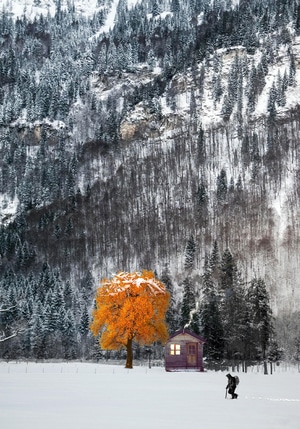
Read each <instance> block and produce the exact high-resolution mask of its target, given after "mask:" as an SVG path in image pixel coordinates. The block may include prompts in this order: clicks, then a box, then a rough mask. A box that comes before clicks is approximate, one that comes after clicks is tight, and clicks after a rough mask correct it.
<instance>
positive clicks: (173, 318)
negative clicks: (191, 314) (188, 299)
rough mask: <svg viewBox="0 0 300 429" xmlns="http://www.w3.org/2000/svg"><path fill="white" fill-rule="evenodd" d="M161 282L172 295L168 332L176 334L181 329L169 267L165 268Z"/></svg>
mask: <svg viewBox="0 0 300 429" xmlns="http://www.w3.org/2000/svg"><path fill="white" fill-rule="evenodd" d="M160 281H161V282H162V283H163V284H164V285H165V287H166V289H167V291H168V292H169V293H170V303H169V308H168V311H167V313H166V323H167V326H168V331H169V333H171V332H175V331H176V330H177V329H178V328H179V320H178V319H179V317H178V311H177V305H176V300H175V291H174V286H173V283H172V280H171V277H170V273H169V269H168V266H167V265H166V266H165V268H164V270H163V272H162V274H161V276H160Z"/></svg>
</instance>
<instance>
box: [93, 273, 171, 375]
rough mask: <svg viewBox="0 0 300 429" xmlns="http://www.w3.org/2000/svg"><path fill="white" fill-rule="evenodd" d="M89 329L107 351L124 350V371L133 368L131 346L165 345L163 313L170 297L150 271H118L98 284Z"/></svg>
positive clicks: (166, 333) (165, 330) (165, 335)
mask: <svg viewBox="0 0 300 429" xmlns="http://www.w3.org/2000/svg"><path fill="white" fill-rule="evenodd" d="M95 299H96V308H95V310H94V312H93V322H92V324H91V330H92V332H93V334H94V335H95V336H97V335H99V334H100V341H99V342H100V346H101V347H102V348H103V349H106V350H120V349H121V348H122V347H125V348H126V350H127V360H126V368H132V360H133V354H132V344H133V342H137V343H139V344H141V345H144V344H145V345H149V344H151V343H153V342H154V341H161V342H162V343H164V342H165V341H166V340H167V337H168V332H167V327H166V322H165V314H166V311H167V309H168V306H169V299H170V294H169V292H168V291H167V290H166V288H165V286H164V284H163V283H161V282H160V281H159V280H157V279H156V278H155V276H154V274H153V272H152V271H146V270H144V271H143V272H142V273H141V274H140V273H137V272H134V273H125V272H119V273H118V274H116V275H115V276H114V277H113V278H112V279H111V280H108V279H104V280H102V281H101V287H99V288H98V290H97V293H96V298H95Z"/></svg>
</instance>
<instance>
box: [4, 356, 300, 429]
mask: <svg viewBox="0 0 300 429" xmlns="http://www.w3.org/2000/svg"><path fill="white" fill-rule="evenodd" d="M225 375H226V372H211V371H208V372H204V373H192V372H183V373H167V372H165V371H164V369H163V368H161V367H153V368H151V369H149V368H148V367H147V366H136V367H135V368H134V369H132V370H127V369H125V368H124V367H123V366H122V365H103V364H86V363H44V364H43V363H38V364H36V363H28V364H26V363H12V362H8V363H7V362H0V427H1V429H41V428H42V429H50V428H51V429H52V428H55V429H66V428H72V429H83V428H87V427H95V428H96V427H99V428H107V429H121V428H123V429H127V428H130V429H150V428H151V429H154V428H158V429H169V428H170V429H171V428H172V429H179V428H183V427H186V428H191V427H196V428H205V429H219V428H220V429H235V428H239V429H241V428H242V429H279V428H280V429H282V428H285V429H299V428H300V373H298V371H297V369H296V368H294V369H293V368H288V369H287V368H283V367H281V368H276V372H275V373H274V374H273V375H268V376H266V375H263V374H262V373H261V372H260V373H258V372H257V371H256V369H255V368H254V369H253V370H252V371H251V372H248V373H247V374H243V373H239V374H238V375H239V378H240V385H239V386H238V389H237V393H239V399H238V400H231V399H227V400H225V386H226V381H227V379H226V376H225Z"/></svg>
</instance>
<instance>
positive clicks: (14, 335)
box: [0, 332, 18, 343]
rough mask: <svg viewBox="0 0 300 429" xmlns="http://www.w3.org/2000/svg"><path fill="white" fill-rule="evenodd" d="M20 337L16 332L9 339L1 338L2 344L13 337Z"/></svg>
mask: <svg viewBox="0 0 300 429" xmlns="http://www.w3.org/2000/svg"><path fill="white" fill-rule="evenodd" d="M17 335H18V333H17V332H14V333H13V334H12V335H10V336H9V337H5V338H0V343H3V342H4V341H7V340H10V339H11V338H13V337H16V336H17Z"/></svg>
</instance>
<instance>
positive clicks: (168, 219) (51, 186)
mask: <svg viewBox="0 0 300 429" xmlns="http://www.w3.org/2000/svg"><path fill="white" fill-rule="evenodd" d="M31 3H32V6H33V8H32V10H35V11H37V12H38V13H36V14H33V13H29V7H28V8H27V9H26V10H25V9H24V10H22V12H21V13H19V14H17V13H14V12H13V10H14V7H15V5H16V4H17V1H16V0H15V1H12V2H7V4H4V6H3V8H2V10H1V13H0V47H1V50H0V155H1V156H0V208H1V210H0V220H1V225H0V297H1V301H0V308H12V310H11V311H9V312H1V313H0V317H1V327H2V328H1V332H2V331H3V335H7V336H9V335H11V334H12V333H16V332H18V333H19V334H18V335H17V336H16V337H14V338H13V339H12V340H10V341H7V342H5V346H4V348H3V351H1V356H11V357H24V356H26V357H62V356H63V357H66V358H71V357H78V356H81V357H89V358H90V357H91V356H93V357H95V356H98V355H99V353H100V351H99V350H98V349H97V348H96V346H95V348H94V340H93V339H92V338H91V337H90V334H89V330H88V326H89V323H90V318H91V313H92V307H93V292H94V290H95V288H96V286H97V285H98V282H99V279H100V278H103V277H104V276H111V275H112V274H113V273H114V272H117V271H119V270H124V271H132V270H142V269H149V270H154V271H156V272H157V274H158V276H159V277H160V278H161V279H162V281H164V282H165V284H166V285H168V287H169V289H168V290H169V291H170V293H171V306H170V311H169V313H168V315H167V319H168V323H169V329H170V330H175V329H177V328H179V327H182V325H183V324H192V326H193V329H194V330H195V331H196V332H200V333H202V334H203V335H206V336H207V337H208V338H210V342H209V343H208V346H207V351H206V352H207V356H209V357H210V358H211V359H221V358H223V357H228V358H232V357H233V356H239V357H243V358H247V359H250V358H251V359H254V358H257V356H260V357H261V356H262V355H265V354H266V353H267V350H266V348H267V346H266V344H267V345H268V347H269V348H270V345H271V342H272V341H273V339H275V333H277V339H278V342H279V343H280V345H282V346H283V345H284V347H285V352H286V354H287V355H288V356H289V357H294V358H295V356H297V353H298V352H299V350H298V348H299V346H297V344H298V343H299V337H300V333H299V328H298V327H297V324H296V323H295V322H294V321H295V320H297V317H298V316H299V311H300V286H299V281H298V276H297V274H298V271H297V270H298V267H299V256H298V255H299V254H300V252H299V250H300V249H299V244H300V225H299V219H300V217H299V202H298V201H299V198H298V197H299V190H300V187H299V183H300V182H299V177H300V169H299V167H300V166H299V145H298V141H299V129H300V127H299V119H300V118H299V105H298V101H297V99H298V98H299V97H298V95H299V88H300V69H299V63H300V50H299V37H300V34H299V32H300V2H298V1H291V0H285V1H274V0H272V1H271V0H270V1H264V2H261V1H258V0H257V1H256V0H253V1H242V0H240V1H230V0H226V1H225V0H214V1H211V0H202V1H201V0H199V1H197V0H194V1H193V0H189V1H188V0H186V1H185V0H170V1H169V0H162V1H158V0H148V1H133V0H131V1H128V2H127V1H126V0H120V1H118V2H117V1H112V0H97V1H95V2H93V5H94V8H89V13H82V11H81V8H83V4H84V2H83V3H82V5H81V4H80V5H79V4H78V3H77V2H76V1H74V2H72V1H66V2H64V1H61V0H56V1H54V2H49V4H50V5H52V6H53V7H52V8H51V10H50V9H49V8H48V9H47V8H46V7H45V5H44V2H43V0H40V1H38V0H33V1H32V2H31ZM211 252H213V255H214V258H217V259H218V258H219V261H218V262H217V260H216V261H215V262H214V263H213V262H212V255H211ZM224 258H225V260H227V259H228V260H229V261H231V262H230V266H232V267H234V269H233V270H232V272H231V273H230V272H227V271H226V270H225V268H224V264H225V262H224V260H223V259H224ZM209 261H210V262H209ZM227 263H228V261H227ZM224 270H225V273H226V275H225V274H224ZM227 276H229V278H230V279H231V280H230V281H229V280H228V279H227ZM226 279H227V280H226ZM224 282H225V283H224ZM230 282H231V283H230ZM260 293H262V295H263V297H264V298H263V302H264V303H265V304H266V306H265V310H264V311H262V312H261V313H259V314H258V313H257V312H255V310H254V309H255V299H256V298H255V296H256V295H255V294H260ZM228 294H229V295H228ZM228 296H230V297H231V298H230V299H228ZM250 296H251V299H250ZM233 297H234V299H236V300H237V302H239V303H240V308H241V312H242V313H240V314H235V315H234V317H235V320H236V321H237V322H236V324H235V326H234V328H232V329H234V331H232V330H231V328H230V326H229V325H228V323H229V320H228V317H229V314H233V313H232V306H233V305H234V300H233ZM246 301H247V302H248V303H249V305H250V307H248V306H247V305H246ZM251 303H252V304H251ZM251 305H252V306H251ZM234 308H235V307H234ZM195 309H197V311H196V312H194V313H193V314H194V318H193V320H190V313H191V311H192V310H195ZM271 309H272V310H273V312H274V314H275V315H276V316H277V317H276V322H275V323H273V321H272V318H271V316H270V313H269V310H271ZM174 313H175V314H177V316H178V317H177V318H176V317H175V318H174V317H173V316H174ZM212 314H213V315H214V316H215V317H214V320H211V317H212ZM241 314H242V317H243V320H244V321H247V322H245V324H244V326H248V325H247V323H250V322H249V320H250V319H249V317H250V316H249V315H251V317H253V318H256V317H257V318H258V319H257V320H258V322H257V327H258V329H257V330H254V331H255V332H254V331H253V332H252V331H251V330H249V329H248V330H247V332H244V331H243V333H241V331H240V329H242V326H240V325H239V323H240V317H241ZM262 320H264V323H265V325H264V327H265V329H266V331H262V329H263V328H262V325H261V322H262ZM238 321H239V322H238ZM287 323H288V324H289V326H291V327H292V329H290V330H289V331H288V333H287V332H286V331H285V327H286V326H287ZM262 332H263V333H262ZM283 332H285V335H283ZM246 334H247V335H250V334H251V339H249V338H247V336H246ZM237 338H240V340H239V341H238V340H237ZM263 338H265V339H266V338H267V340H263ZM3 344H4V343H3ZM246 344H252V348H251V349H249V348H248V347H246ZM274 347H275V346H274ZM274 347H273V349H274ZM297 347H298V348H297ZM297 350H298V352H297ZM136 353H138V351H137V352H136Z"/></svg>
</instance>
